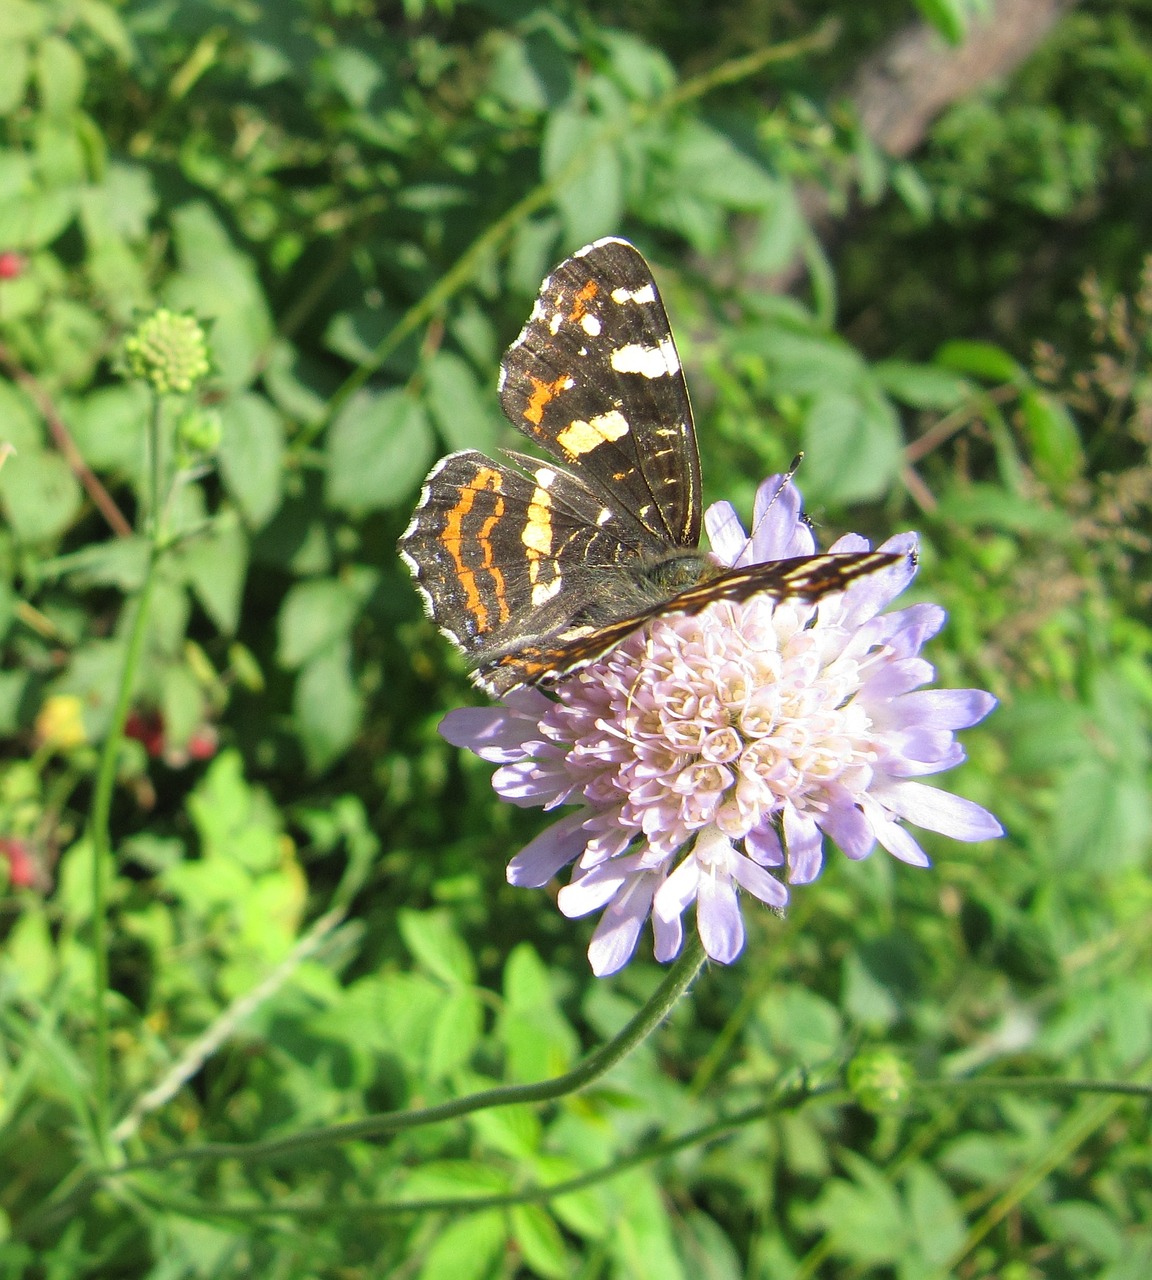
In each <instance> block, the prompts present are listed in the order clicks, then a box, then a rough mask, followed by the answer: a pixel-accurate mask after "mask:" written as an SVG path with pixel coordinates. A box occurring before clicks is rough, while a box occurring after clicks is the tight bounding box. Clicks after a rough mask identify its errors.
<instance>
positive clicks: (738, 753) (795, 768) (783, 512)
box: [441, 476, 1003, 976]
mask: <svg viewBox="0 0 1152 1280" xmlns="http://www.w3.org/2000/svg"><path fill="white" fill-rule="evenodd" d="M780 486H781V479H780V477H776V476H773V477H770V478H769V479H768V480H767V481H765V483H764V484H763V485H761V486H760V490H759V492H758V494H757V500H756V511H755V514H754V521H753V528H754V533H753V535H752V537H751V538H748V537H746V535H745V533H744V530H743V528H742V526H741V524H740V521H739V519H738V517H737V515H736V513H735V511H734V510H733V508H732V507H731V506H730V505H729V504H728V503H724V502H721V503H717V504H716V505H715V506H713V507H711V508H710V509H709V510H708V512H707V514H706V516H705V524H706V527H707V530H708V535H709V538H710V541H711V545H712V552H713V555H714V556H715V557H716V559H717V560H718V561H720V562H722V563H723V564H725V565H737V564H751V563H759V562H762V561H766V560H777V559H782V558H784V557H788V556H798V555H811V554H813V553H814V552H815V550H816V546H815V540H814V538H813V536H812V532H811V530H810V528H809V526H808V525H807V524H806V523H805V522H804V521H803V520H802V519H801V515H800V495H799V493H798V492H797V490H796V489H795V487H794V486H792V485H791V484H790V483H789V484H786V485H785V486H784V487H783V488H782V489H781V487H780ZM915 547H916V537H915V535H914V534H911V533H906V534H900V535H898V536H896V537H894V538H890V539H889V540H888V541H887V542H886V543H884V545H883V547H882V548H881V550H884V551H893V552H896V553H900V554H902V557H903V558H902V559H901V560H900V561H899V562H898V563H897V564H895V565H893V566H891V567H889V568H886V569H882V570H880V571H878V572H876V573H874V574H872V575H870V576H868V577H865V578H861V579H858V580H857V581H855V582H853V583H852V584H851V585H850V586H849V587H848V588H847V590H845V591H843V592H842V593H840V594H838V595H835V596H831V597H829V598H827V599H825V600H823V601H821V602H819V603H818V604H808V603H805V602H803V601H786V602H783V603H781V602H777V601H774V600H772V599H771V598H769V597H767V596H763V595H761V596H755V597H753V598H752V599H751V600H748V601H747V602H745V603H742V604H733V603H730V602H724V603H718V604H715V605H712V606H710V607H709V608H708V609H706V610H704V611H703V612H702V613H700V614H697V615H696V616H693V617H685V616H683V615H674V616H671V617H668V618H664V619H661V620H660V621H658V622H655V623H653V624H651V625H650V626H649V627H648V628H646V629H645V630H643V631H640V632H638V633H637V634H635V635H633V636H631V637H629V638H628V639H626V640H625V641H623V642H622V643H621V644H619V645H617V646H616V648H615V649H613V650H612V651H611V652H610V653H608V654H607V655H605V657H603V658H601V659H600V660H599V661H597V662H596V663H595V664H594V665H592V666H591V667H588V668H586V669H585V670H583V671H580V672H578V673H576V674H575V675H573V676H571V677H570V678H569V679H567V680H565V681H564V682H562V683H561V684H560V685H558V686H557V688H556V689H555V691H554V696H546V695H545V694H543V693H541V692H540V691H539V690H536V689H521V690H518V691H516V692H515V693H512V694H509V695H508V696H507V697H506V698H505V700H504V703H503V704H502V705H500V706H496V707H488V708H464V709H461V710H458V711H453V712H450V713H449V715H448V716H447V717H446V718H445V720H444V722H443V724H442V725H441V732H442V733H443V735H444V736H445V737H446V738H447V739H448V741H449V742H452V743H454V744H455V745H457V746H463V747H468V748H469V749H470V750H472V751H474V752H476V753H477V754H478V755H480V756H482V757H483V758H484V759H485V760H491V761H493V762H495V763H497V764H499V766H500V768H498V769H497V770H496V773H495V775H494V777H493V780H492V782H493V786H494V787H495V788H496V790H497V792H499V794H500V795H501V796H503V797H504V798H505V799H506V800H510V801H511V802H512V803H513V804H517V805H522V806H540V807H543V808H544V809H547V810H551V809H556V808H559V807H560V806H562V805H575V806H577V807H576V808H575V809H573V810H572V811H571V812H569V813H567V814H565V815H564V816H563V817H561V818H560V819H559V820H558V821H557V822H555V823H554V824H553V825H552V826H550V827H548V828H547V829H546V830H545V831H543V832H542V833H541V834H540V835H539V836H537V837H536V839H535V840H533V841H532V842H531V843H530V844H528V845H526V846H525V847H524V848H523V849H521V850H520V852H519V853H518V854H517V855H516V856H515V857H514V858H513V859H512V861H511V863H510V864H509V867H508V879H509V881H510V882H511V883H512V884H515V885H523V886H528V887H539V886H542V885H545V884H547V883H548V881H549V880H551V879H552V878H553V876H555V875H556V874H557V873H558V872H559V871H560V870H561V869H562V868H563V867H565V866H567V865H569V864H570V863H571V864H574V866H573V870H572V875H571V879H570V881H569V883H568V884H567V885H565V886H564V887H563V888H562V889H561V890H560V893H559V898H558V902H559V906H560V910H561V911H563V912H564V914H565V915H567V916H571V917H577V916H585V915H590V914H592V913H593V912H596V911H599V912H601V915H600V921H599V923H598V925H597V927H596V930H595V932H594V933H593V936H592V942H591V945H590V946H589V949H588V955H589V959H590V961H591V964H592V969H593V971H594V972H595V973H597V974H598V975H601V976H603V975H606V974H610V973H615V972H616V971H617V970H618V969H620V968H621V967H622V966H623V965H625V964H626V963H627V962H628V960H629V959H630V958H631V956H632V953H633V951H634V950H635V947H636V942H637V939H638V937H639V934H640V930H641V929H642V927H643V925H644V922H645V921H646V920H647V919H648V918H649V917H651V920H652V928H653V934H654V941H655V954H656V958H657V959H658V960H662V961H667V960H671V959H672V958H674V957H675V956H676V955H677V954H678V952H679V950H680V947H681V944H682V941H683V925H682V917H683V914H684V911H685V910H686V909H687V908H688V907H689V906H690V905H691V904H692V903H695V905H696V927H697V929H698V930H699V933H700V938H701V940H702V942H703V944H704V949H705V950H706V952H707V953H708V955H709V956H711V958H712V959H713V960H718V961H721V962H723V963H725V964H727V963H730V962H731V961H733V960H734V959H735V958H736V957H737V956H738V955H739V954H740V951H741V950H742V948H743V946H744V922H743V919H742V916H741V912H740V901H739V898H740V890H744V892H746V893H749V894H751V895H752V896H753V897H756V898H759V899H760V901H761V902H764V903H766V904H767V905H768V906H770V907H775V908H781V907H783V906H784V904H785V903H786V902H787V900H788V890H787V888H786V885H785V880H786V881H787V882H788V883H791V884H807V883H808V882H809V881H811V880H814V879H815V878H816V876H818V875H819V874H820V869H821V866H822V862H823V849H824V837H825V836H826V835H827V836H831V838H832V839H833V840H834V841H835V843H836V844H837V845H838V846H839V847H840V849H841V850H843V852H844V853H845V854H846V855H847V856H848V857H849V858H865V857H867V856H868V854H869V853H871V852H872V850H873V848H874V847H875V845H876V844H880V845H881V846H882V847H883V848H885V849H887V850H888V852H889V853H891V854H892V855H893V856H895V857H897V858H899V859H901V860H902V861H904V862H908V863H911V864H912V865H914V866H920V867H923V866H927V865H928V857H927V855H926V854H925V852H924V851H923V849H922V848H921V847H920V845H919V844H918V843H917V841H916V839H915V837H914V836H913V835H912V834H911V833H910V832H909V831H908V830H907V828H906V827H905V826H903V825H902V822H911V823H914V824H915V825H917V826H919V827H924V828H926V829H927V830H929V831H937V832H940V833H942V834H944V835H948V836H951V837H953V838H954V839H957V840H985V839H988V838H991V837H993V836H999V835H1002V834H1003V829H1002V828H1001V826H1000V824H999V822H997V821H996V819H995V818H994V817H993V816H992V815H991V814H990V813H988V812H987V810H985V809H983V808H981V807H980V806H979V805H978V804H975V803H973V802H972V801H971V800H965V799H962V798H961V797H959V796H955V795H952V794H950V793H949V792H947V791H942V790H938V789H937V788H934V787H930V786H927V785H925V784H924V783H922V782H917V781H915V780H914V779H916V778H918V777H922V776H925V775H927V774H932V773H939V772H941V771H942V770H944V769H950V768H952V767H953V766H954V765H956V764H959V763H960V761H961V760H963V759H964V752H963V750H962V748H961V747H960V745H959V744H958V743H957V742H956V740H955V736H954V734H955V731H956V730H957V729H964V728H967V727H968V726H970V725H974V724H976V723H977V722H978V721H980V720H982V719H983V718H984V717H985V716H986V715H987V714H988V712H989V711H991V710H992V708H993V707H994V706H995V703H996V700H995V699H994V698H993V697H992V695H991V694H988V693H984V692H982V691H980V690H978V689H943V690H926V689H924V688H923V686H924V685H926V684H928V683H929V682H930V681H932V680H933V679H934V677H935V671H934V669H933V668H932V666H931V665H930V664H929V663H928V662H926V661H925V660H924V659H923V658H921V657H920V649H921V647H922V646H923V644H924V643H925V641H926V640H928V639H930V638H931V637H932V636H934V635H935V634H936V632H937V631H939V630H940V628H941V626H942V625H943V623H944V611H943V610H942V609H941V608H939V607H938V606H937V605H932V604H917V605H912V606H911V607H909V608H906V609H901V610H898V611H896V612H893V613H882V612H881V610H883V609H885V608H886V607H887V606H888V605H889V604H891V602H892V601H893V600H894V599H895V598H896V597H897V596H898V595H899V594H900V593H901V592H902V591H903V590H904V588H905V587H906V586H907V585H908V584H909V582H910V581H911V580H912V578H913V576H914V574H915V572H916V569H915V558H914V556H913V554H912V553H913V552H914V551H915ZM832 550H833V551H865V550H868V543H867V542H866V541H865V540H864V539H863V538H860V537H857V536H856V535H848V536H847V537H844V538H841V539H840V540H839V542H837V543H836V544H835V545H834V546H833V547H832Z"/></svg>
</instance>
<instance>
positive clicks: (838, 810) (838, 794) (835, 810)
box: [818, 785, 876, 862]
mask: <svg viewBox="0 0 1152 1280" xmlns="http://www.w3.org/2000/svg"><path fill="white" fill-rule="evenodd" d="M825 801H826V803H827V805H828V807H827V809H826V810H825V811H824V813H823V815H822V816H821V817H820V818H819V819H818V821H819V823H820V826H821V828H822V829H823V831H824V832H825V833H826V834H827V835H830V836H831V837H832V839H833V840H835V841H836V843H837V844H838V845H839V846H840V851H841V852H842V853H843V854H844V856H845V857H848V858H851V859H852V860H853V861H854V862H858V861H859V860H860V859H861V858H866V857H867V856H868V855H869V854H870V853H871V852H872V850H873V849H874V848H875V847H876V836H875V834H874V833H873V831H872V827H871V826H870V825H869V822H868V819H867V818H866V817H865V816H864V814H863V812H862V811H861V809H860V808H859V806H858V805H857V804H856V802H855V800H854V799H853V797H852V794H851V793H850V792H849V791H848V790H847V788H845V787H841V786H837V785H833V786H831V787H829V788H827V791H826V794H825Z"/></svg>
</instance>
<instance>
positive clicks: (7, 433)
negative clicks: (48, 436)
mask: <svg viewBox="0 0 1152 1280" xmlns="http://www.w3.org/2000/svg"><path fill="white" fill-rule="evenodd" d="M0 441H4V442H5V443H6V444H10V445H11V446H12V448H13V449H15V451H16V456H15V457H14V458H9V459H8V461H7V462H6V463H5V464H4V465H5V467H10V466H13V465H14V464H15V463H16V461H17V460H18V459H19V458H20V456H21V454H24V453H38V452H39V451H40V449H41V447H42V445H43V444H44V430H43V428H42V427H41V425H40V420H39V418H38V416H37V415H36V414H35V413H34V412H33V411H32V406H31V405H30V404H29V403H28V401H27V399H25V397H24V394H23V392H21V391H19V390H17V388H16V387H14V386H12V385H11V383H9V382H0ZM0 475H3V472H2V471H0Z"/></svg>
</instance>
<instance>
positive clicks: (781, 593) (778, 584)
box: [476, 551, 903, 696]
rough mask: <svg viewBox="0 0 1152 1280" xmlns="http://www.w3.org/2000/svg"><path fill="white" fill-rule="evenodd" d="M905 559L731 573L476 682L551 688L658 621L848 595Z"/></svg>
mask: <svg viewBox="0 0 1152 1280" xmlns="http://www.w3.org/2000/svg"><path fill="white" fill-rule="evenodd" d="M902 558H903V557H902V556H900V555H895V554H893V553H891V552H887V551H858V552H828V553H826V554H824V555H813V556H796V557H793V558H792V559H789V560H769V561H766V562H765V563H763V564H753V565H748V566H746V567H744V568H740V569H728V570H726V571H725V572H723V573H719V574H717V575H716V576H715V577H709V578H707V579H705V580H704V581H703V582H700V583H698V584H697V585H696V586H693V587H689V588H688V589H687V590H686V591H682V592H680V593H679V594H678V595H675V596H673V597H672V598H671V599H669V600H665V601H663V602H661V603H659V604H656V605H653V606H651V607H649V608H647V609H645V610H643V611H642V612H639V613H631V614H629V615H628V616H627V617H623V618H619V619H617V620H615V621H612V622H608V623H606V624H603V625H600V626H597V627H594V628H592V627H589V628H584V629H581V631H580V633H579V634H573V633H569V634H564V633H561V634H558V635H555V636H553V637H551V638H549V639H546V640H545V641H544V642H542V643H539V644H528V645H522V646H520V647H518V648H517V649H516V650H515V651H512V652H508V653H502V654H499V655H498V656H495V657H494V658H492V659H491V660H488V661H485V662H482V663H481V665H480V667H479V668H478V670H477V672H476V682H477V684H479V685H480V686H481V687H482V688H484V689H486V690H487V691H488V692H489V693H492V694H494V695H496V696H503V695H504V694H506V693H510V692H511V691H512V690H513V689H518V688H520V687H521V686H524V685H545V686H547V685H550V684H555V683H557V682H558V681H559V680H561V679H564V678H565V677H567V676H569V675H571V674H572V673H573V672H574V671H579V670H580V669H581V668H582V667H586V666H588V665H589V664H590V663H593V662H595V661H596V660H597V659H598V658H602V657H603V656H604V655H605V654H606V653H607V652H608V651H609V650H610V649H613V648H614V647H615V646H616V645H618V644H619V643H620V642H621V641H622V640H624V639H626V638H627V637H628V636H630V635H631V634H632V633H633V632H634V631H637V630H639V629H640V628H641V627H643V626H645V625H646V624H647V623H649V622H652V621H653V620H655V619H657V618H664V617H669V616H672V615H675V614H694V613H699V612H700V611H701V610H702V609H705V608H707V607H708V606H709V605H711V604H715V603H717V602H718V601H722V600H731V601H734V602H737V603H738V602H740V601H743V600H748V599H750V598H751V597H752V596H756V595H767V596H771V597H773V598H774V599H776V600H795V599H798V600H808V601H814V600H821V599H823V598H824V597H825V596H829V595H833V594H835V593H836V592H838V591H843V590H844V588H845V587H847V586H849V585H850V584H851V583H853V582H855V581H856V580H857V579H858V578H863V577H866V576H867V575H868V574H871V573H875V572H876V571H877V570H878V569H883V568H886V567H888V566H889V565H893V564H897V563H898V562H899V561H900V560H901V559H902Z"/></svg>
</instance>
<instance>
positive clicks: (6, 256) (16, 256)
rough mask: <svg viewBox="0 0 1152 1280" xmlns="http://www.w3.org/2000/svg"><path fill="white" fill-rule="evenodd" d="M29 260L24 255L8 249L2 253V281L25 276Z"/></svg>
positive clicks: (0, 266)
mask: <svg viewBox="0 0 1152 1280" xmlns="http://www.w3.org/2000/svg"><path fill="white" fill-rule="evenodd" d="M27 265H28V259H27V258H25V256H24V255H23V254H22V253H13V252H12V250H11V249H6V250H5V251H4V252H3V253H0V280H15V279H17V278H18V277H19V276H22V275H23V274H24V268H25V267H26V266H27Z"/></svg>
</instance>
